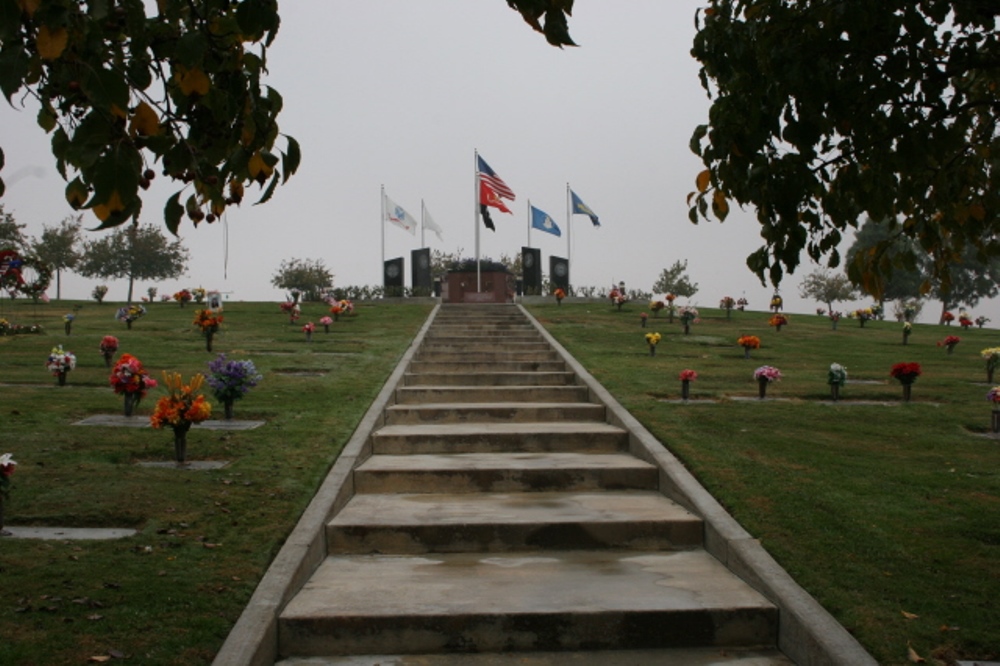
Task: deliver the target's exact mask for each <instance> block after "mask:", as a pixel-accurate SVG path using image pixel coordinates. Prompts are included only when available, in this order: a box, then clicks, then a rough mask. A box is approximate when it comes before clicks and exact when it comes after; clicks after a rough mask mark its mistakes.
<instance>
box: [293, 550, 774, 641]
mask: <svg viewBox="0 0 1000 666" xmlns="http://www.w3.org/2000/svg"><path fill="white" fill-rule="evenodd" d="M777 626H778V613H777V610H776V609H775V608H774V606H772V605H771V604H770V603H769V602H768V601H767V600H766V599H764V598H763V597H762V596H761V595H760V594H758V593H757V592H755V591H753V590H752V589H751V588H750V587H749V586H748V585H746V584H745V583H743V582H742V581H740V580H739V579H738V578H736V576H734V575H733V574H732V573H731V572H729V571H728V570H727V569H726V568H725V567H723V566H722V565H721V564H720V563H719V562H718V561H717V560H715V559H714V558H713V557H711V556H710V555H708V554H707V553H705V552H704V551H701V550H692V551H681V552H636V551H627V552H621V551H592V552H578V551H571V552H566V551H548V552H545V553H537V552H531V553H506V554H491V555H489V556H483V555H481V554H472V553H455V554H441V555H422V556H419V557H408V556H398V555H395V556H386V555H344V556H330V557H328V558H327V559H326V560H325V561H324V562H323V564H322V565H320V568H319V569H318V570H317V571H316V573H315V574H314V575H313V577H312V578H311V579H310V580H309V582H308V583H306V585H305V587H304V588H303V589H302V590H301V591H300V592H299V594H298V595H297V596H295V597H294V598H293V599H292V600H291V602H290V603H289V604H288V606H286V608H285V609H284V611H283V612H282V614H281V617H280V620H279V627H278V637H279V653H280V654H281V655H282V656H287V655H290V654H295V655H299V656H310V655H331V654H332V655H336V654H372V653H383V654H384V653H390V654H396V653H398V654H421V653H423V654H428V653H430V654H433V653H438V652H452V653H467V652H490V651H493V652H501V651H502V652H514V651H538V650H545V651H548V650H558V651H564V650H565V651H573V650H615V649H625V648H628V649H659V648H669V647H685V646H687V647H693V646H700V647H708V646H714V647H717V648H728V647H730V646H733V647H739V648H743V649H747V648H754V647H759V646H769V647H773V646H774V645H775V644H776V639H777Z"/></svg>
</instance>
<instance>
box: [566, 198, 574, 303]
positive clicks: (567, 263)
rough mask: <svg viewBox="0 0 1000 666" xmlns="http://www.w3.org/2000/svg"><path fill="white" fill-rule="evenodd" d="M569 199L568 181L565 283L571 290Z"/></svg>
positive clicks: (571, 260) (571, 243)
mask: <svg viewBox="0 0 1000 666" xmlns="http://www.w3.org/2000/svg"><path fill="white" fill-rule="evenodd" d="M570 215H571V213H570V200H569V183H566V284H567V285H569V288H570V291H572V290H573V283H572V282H571V281H570V279H569V273H570V271H571V270H573V242H572V240H571V239H572V237H573V231H572V229H573V226H572V225H571V224H570V220H571V217H570Z"/></svg>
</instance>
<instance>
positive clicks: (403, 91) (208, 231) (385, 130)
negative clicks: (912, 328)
mask: <svg viewBox="0 0 1000 666" xmlns="http://www.w3.org/2000/svg"><path fill="white" fill-rule="evenodd" d="M703 4H704V3H703V0H670V1H669V2H666V1H664V0H624V1H619V2H609V1H608V0H580V1H578V2H577V3H575V7H574V16H573V17H572V18H571V21H570V31H571V34H572V36H573V38H574V39H575V40H576V42H577V43H578V44H580V48H567V49H564V50H559V49H556V48H553V47H551V46H549V45H548V44H547V43H546V42H545V40H544V38H543V37H542V36H541V35H539V34H537V33H535V32H534V31H532V30H531V29H530V28H529V27H528V26H527V25H526V24H525V23H524V22H523V21H522V20H521V18H520V16H519V15H518V14H517V13H516V12H514V11H512V10H510V9H509V8H508V7H507V5H506V3H505V2H504V1H503V0H479V1H477V2H469V0H420V1H419V2H415V1H414V0H371V1H369V2H357V1H355V0H352V1H350V2H347V1H344V0H323V1H318V0H311V1H308V2H306V1H303V0H299V1H298V2H286V3H282V5H281V19H282V22H281V29H280V31H279V33H278V37H277V39H276V41H275V43H274V45H273V47H272V48H271V49H270V51H269V63H268V64H269V69H270V76H269V78H268V79H267V83H268V84H269V85H272V86H273V87H274V88H276V89H277V90H278V91H279V92H280V93H281V94H282V96H283V97H284V101H285V108H284V110H283V111H282V114H281V116H280V118H279V120H280V122H281V128H282V131H284V132H287V133H289V134H291V135H293V136H295V137H296V138H297V139H298V140H299V142H300V143H301V144H302V150H303V159H302V165H301V167H300V169H299V172H298V174H297V175H295V176H294V177H293V178H292V179H291V181H289V183H288V184H287V185H285V186H284V187H279V188H278V190H277V192H276V193H275V196H274V198H273V199H272V200H271V201H270V202H268V203H267V204H264V205H262V206H256V207H255V206H252V205H251V204H252V202H253V201H256V199H257V198H258V197H259V192H258V191H257V190H256V188H253V189H251V190H248V195H247V197H246V198H245V199H244V203H243V206H242V208H240V209H234V210H232V212H230V213H228V219H227V220H226V224H227V225H228V267H226V265H225V263H226V262H225V258H226V251H227V243H226V238H225V236H226V234H225V231H224V228H223V225H222V224H220V223H215V224H214V225H211V226H209V225H207V224H204V223H203V224H202V225H200V226H199V228H198V229H197V230H195V229H193V228H192V227H191V226H190V223H189V222H185V224H184V226H183V227H182V233H181V236H182V238H183V240H184V243H185V245H186V246H187V247H188V248H189V249H190V250H191V255H192V261H191V263H190V268H189V274H188V276H186V277H185V278H183V279H181V280H177V281H169V282H167V283H165V284H163V285H159V286H160V291H161V293H168V292H169V293H172V292H173V291H176V289H178V288H180V287H184V286H186V287H193V286H204V287H206V288H210V289H211V288H215V289H220V290H221V291H224V292H230V293H231V298H232V299H236V300H271V299H273V300H279V299H281V298H282V297H283V292H281V291H280V290H277V289H274V288H273V287H271V286H270V278H271V276H272V275H273V273H274V272H275V269H276V268H277V266H278V264H279V263H280V262H281V260H282V259H288V258H292V257H298V258H318V259H322V260H323V261H324V262H325V263H326V265H327V266H328V267H329V268H330V269H331V271H332V272H333V273H334V274H335V284H337V285H341V286H346V285H350V284H379V283H381V254H382V241H381V219H380V201H379V188H380V186H381V185H383V184H384V185H385V188H386V193H387V194H388V195H389V196H390V197H391V198H392V199H393V200H394V201H395V202H396V203H398V204H400V205H401V206H403V207H404V208H406V209H407V210H408V211H409V212H410V213H411V214H413V215H414V216H416V217H418V218H419V216H420V206H421V200H423V201H424V202H425V203H426V205H427V208H428V210H429V211H430V213H431V214H432V215H433V217H434V220H435V221H436V222H437V224H438V225H440V226H441V227H442V228H443V229H444V240H443V241H439V240H438V239H437V238H436V236H434V234H433V233H430V232H428V233H427V234H426V244H427V245H428V246H429V247H431V248H436V249H441V250H444V251H447V252H454V251H457V250H459V249H461V250H462V254H463V255H465V256H473V254H474V252H475V226H474V224H475V222H474V220H475V218H474V213H475V199H474V151H475V150H478V151H479V153H480V155H482V157H483V158H484V159H485V160H486V161H487V162H489V164H490V166H491V167H493V169H494V170H495V171H496V172H497V173H498V174H499V175H500V176H501V177H502V178H503V179H504V180H505V181H506V183H507V184H508V185H509V186H510V187H511V188H512V189H513V190H514V192H515V193H516V194H517V201H515V202H514V203H513V204H511V208H512V210H513V213H514V214H513V215H506V214H504V213H500V212H496V211H494V212H493V219H494V222H495V223H496V226H497V231H496V233H493V232H490V231H488V230H485V229H483V230H481V233H480V238H481V246H480V252H481V254H482V256H487V257H492V258H499V256H500V255H501V254H503V253H505V254H508V255H514V254H516V253H517V252H519V251H520V248H521V246H522V245H525V244H526V243H527V240H528V233H527V227H528V222H527V201H528V200H529V199H530V200H531V203H532V204H533V205H535V206H536V207H539V208H541V209H543V210H545V211H546V212H547V213H549V215H551V216H552V217H553V219H554V220H555V221H556V223H557V224H559V225H560V226H561V227H564V228H563V237H562V238H556V237H555V236H551V235H548V234H544V233H542V232H539V231H533V232H532V233H531V244H532V245H533V246H535V247H539V248H541V250H542V253H543V261H544V262H545V265H546V266H547V264H548V260H547V257H548V255H552V254H555V255H561V256H565V255H566V253H567V251H568V250H567V233H566V229H565V226H566V224H565V216H566V196H565V192H566V183H567V182H568V183H570V184H571V186H572V188H573V190H574V191H575V192H576V193H577V194H578V195H579V196H580V197H582V199H583V200H584V201H585V202H586V203H587V204H588V205H589V206H590V207H591V208H592V209H593V210H594V211H595V212H596V213H597V214H598V215H599V216H600V218H601V222H602V226H601V227H600V228H594V227H592V225H591V223H590V221H589V220H588V219H587V218H586V217H585V216H573V218H572V222H571V224H572V225H573V226H572V233H571V238H572V248H571V250H569V252H570V255H571V258H572V265H571V272H572V278H573V283H574V284H575V285H593V286H604V285H608V284H611V283H612V281H616V282H617V281H619V280H624V281H625V282H626V284H627V285H629V286H630V287H636V288H642V289H650V288H651V287H652V284H653V282H654V281H655V280H656V278H657V276H658V275H659V273H660V271H661V270H662V269H663V268H666V267H667V266H669V265H671V264H672V263H673V262H674V261H676V260H679V259H681V260H683V259H687V260H688V262H689V264H688V269H689V274H690V276H691V278H692V279H693V281H695V282H697V283H698V284H699V291H698V293H697V294H696V295H695V296H694V297H693V298H692V299H691V300H692V302H693V303H696V304H698V305H701V306H710V307H715V306H716V305H717V304H718V302H719V299H720V298H722V297H723V296H727V295H729V296H733V297H734V298H738V297H740V296H741V295H745V296H746V297H747V298H748V299H749V300H750V303H751V307H752V308H754V309H757V308H764V307H766V302H767V300H768V299H769V297H770V293H771V290H770V289H768V288H765V287H763V286H761V285H760V282H759V281H758V280H757V279H756V277H755V276H754V275H753V274H751V273H750V272H749V270H748V269H747V268H746V264H745V258H746V255H748V254H749V253H750V252H752V251H753V250H754V249H756V248H757V247H758V246H759V245H760V242H759V241H760V239H759V235H758V225H757V224H756V222H755V221H754V218H753V215H752V213H751V212H750V211H739V210H735V209H734V211H733V212H732V213H731V215H730V217H729V219H728V220H727V221H726V222H725V223H724V224H720V223H718V222H702V223H701V224H699V225H697V226H695V225H692V224H691V223H690V222H689V221H688V219H687V205H686V202H685V198H686V196H687V194H688V192H690V191H691V190H692V189H694V179H695V176H696V175H697V173H698V171H700V162H699V160H698V159H697V157H696V156H694V155H693V154H691V153H690V151H689V150H688V141H689V138H690V136H691V133H692V131H693V130H694V128H695V126H696V125H698V124H700V123H703V122H705V121H706V119H707V113H708V106H709V101H708V99H707V97H706V95H705V92H704V91H703V90H702V89H701V87H700V85H699V83H698V77H697V72H698V67H697V63H696V62H695V61H694V60H693V59H692V58H691V56H690V48H691V41H692V38H693V36H694V33H695V27H694V15H695V11H696V9H697V8H698V7H699V6H702V5H703ZM34 116H35V109H34V108H31V109H29V110H27V111H23V112H16V111H14V110H12V109H10V108H9V107H7V106H6V105H4V106H3V110H2V111H0V119H2V122H3V128H4V129H3V135H2V142H3V143H2V145H3V148H4V150H5V152H6V155H7V166H6V167H5V169H4V177H5V178H6V179H7V180H8V190H7V194H6V195H5V196H4V197H3V199H0V202H2V203H3V204H4V205H5V207H6V210H7V211H8V212H10V213H12V214H14V216H15V217H16V219H17V220H18V221H19V222H21V223H26V224H27V225H28V233H30V234H32V235H38V234H40V233H41V230H42V224H43V223H44V224H49V225H52V224H56V223H58V222H59V221H60V220H61V219H63V218H64V217H66V216H67V215H69V214H71V213H72V211H71V210H70V209H69V208H68V206H67V205H66V204H65V201H64V198H63V188H64V186H65V184H64V183H63V181H62V179H61V178H60V177H59V176H58V174H57V173H56V171H55V168H54V161H53V159H52V157H51V153H50V152H49V148H48V139H47V137H46V136H45V135H44V134H43V133H42V132H41V130H40V129H38V128H37V126H36V125H35V124H34ZM38 167H41V168H42V169H44V172H45V173H44V175H43V176H41V177H39V176H38V175H37V174H38V171H39V170H38ZM158 170H159V169H157V171H158ZM19 173H20V174H25V173H27V174H30V175H28V176H26V177H23V178H22V179H20V180H17V178H16V174H19ZM169 185H170V184H169V183H167V182H166V179H164V178H159V179H158V180H157V181H156V183H155V184H154V187H153V189H152V190H151V191H150V196H148V197H147V200H146V203H145V206H144V209H143V214H142V222H143V223H144V224H162V207H163V202H164V201H165V200H166V198H167V197H168V196H169V195H170V193H172V192H173V191H174V190H173V188H172V187H169ZM95 221H96V218H94V217H93V215H92V214H90V213H86V214H85V217H84V222H85V226H96V222H95ZM849 236H850V234H849ZM418 246H419V234H418V236H417V237H416V238H414V237H412V236H410V235H409V234H407V233H406V232H405V231H403V230H401V229H398V228H396V227H393V226H388V227H387V228H386V230H385V256H386V258H392V257H396V256H404V257H406V262H407V268H406V272H407V275H408V274H409V253H410V250H412V249H415V248H417V247H418ZM805 261H806V262H807V263H806V264H805V265H804V266H802V267H800V269H799V270H798V271H797V272H796V274H794V275H792V276H789V277H788V278H786V282H785V283H784V284H783V287H782V293H783V295H784V296H785V297H786V303H787V304H788V305H789V306H790V309H791V310H793V311H801V312H812V311H813V310H814V308H815V304H813V303H811V302H806V301H803V300H802V299H800V298H799V297H798V284H799V282H800V280H801V278H802V276H803V275H805V274H806V273H808V272H810V271H812V270H813V269H814V268H815V267H814V266H813V265H811V264H809V263H808V259H805ZM407 282H408V278H407ZM94 284H95V282H94V281H89V280H85V279H83V278H81V277H79V276H76V275H72V274H71V275H68V276H64V280H63V289H64V296H67V297H75V298H86V297H87V296H88V295H89V292H90V290H91V288H92V287H93V285H94ZM110 286H111V289H112V291H111V293H110V294H109V297H110V298H112V299H115V300H123V299H124V297H125V285H124V283H114V284H111V285H110ZM147 286H150V285H146V284H140V285H139V288H140V289H141V290H142V291H144V290H145V288H146V287H147ZM140 293H141V292H140ZM866 303H867V301H866V300H861V301H858V302H857V303H853V304H843V308H844V309H845V310H846V309H847V308H848V307H855V306H860V305H864V304H866ZM933 309H934V308H933V307H929V308H928V310H933ZM977 310H978V312H979V313H982V314H986V315H987V316H990V317H992V318H993V319H994V320H995V321H1000V310H998V309H997V307H996V306H995V305H993V304H991V305H989V306H988V307H987V306H981V307H980V308H978V309H977ZM994 310H995V311H994ZM925 312H926V311H925ZM931 316H933V315H931ZM922 320H923V321H928V320H929V317H928V315H927V314H925V316H924V317H923V318H922Z"/></svg>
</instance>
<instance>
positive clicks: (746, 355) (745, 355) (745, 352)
mask: <svg viewBox="0 0 1000 666" xmlns="http://www.w3.org/2000/svg"><path fill="white" fill-rule="evenodd" d="M743 358H750V348H749V347H744V348H743Z"/></svg>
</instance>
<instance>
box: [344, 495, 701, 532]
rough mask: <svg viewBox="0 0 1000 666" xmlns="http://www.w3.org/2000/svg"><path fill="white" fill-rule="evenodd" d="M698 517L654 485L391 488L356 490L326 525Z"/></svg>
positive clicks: (687, 519)
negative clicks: (432, 490) (442, 489)
mask: <svg viewBox="0 0 1000 666" xmlns="http://www.w3.org/2000/svg"><path fill="white" fill-rule="evenodd" d="M701 522H702V521H701V519H700V518H698V517H697V516H695V515H694V514H692V513H691V512H689V511H687V510H686V509H684V508H683V507H681V506H680V505H679V504H677V503H675V502H673V501H671V500H670V499H668V498H667V497H665V496H663V495H661V494H660V493H658V492H655V491H642V490H625V491H608V490H603V491H590V492H544V491H542V492H532V493H522V492H515V493H473V494H469V493H394V494H375V493H373V494H368V495H355V496H354V497H352V498H351V500H350V501H349V502H348V503H347V505H346V506H345V507H344V508H343V509H342V510H341V511H340V513H338V514H337V515H336V516H334V517H333V518H332V519H331V520H330V521H329V522H328V523H327V525H328V526H330V527H347V526H358V525H364V526H368V527H380V528H392V527H403V526H413V525H428V524H430V525H435V526H441V525H465V526H471V525H534V524H542V523H547V524H556V523H574V524H575V523H587V524H608V525H614V524H618V523H623V524H624V523H631V524H636V523H673V524H677V523H687V524H694V525H700V524H701Z"/></svg>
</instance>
